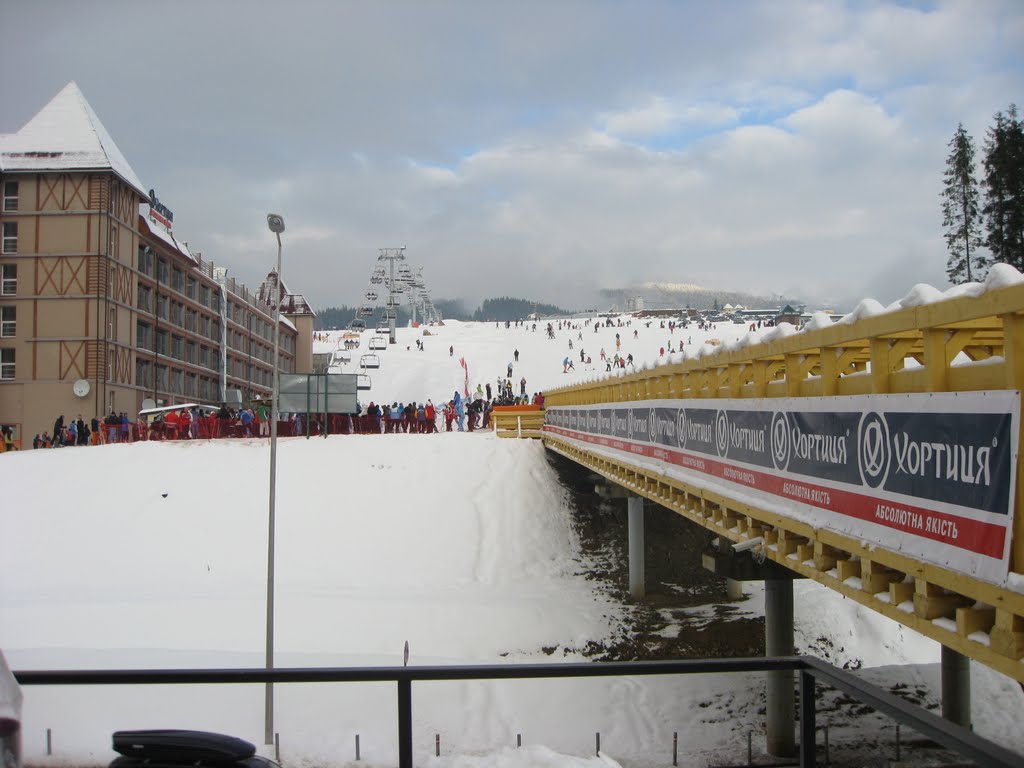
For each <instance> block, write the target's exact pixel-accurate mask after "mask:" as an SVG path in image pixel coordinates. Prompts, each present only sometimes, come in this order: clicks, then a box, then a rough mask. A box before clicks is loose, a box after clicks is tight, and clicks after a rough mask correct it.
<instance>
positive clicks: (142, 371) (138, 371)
mask: <svg viewBox="0 0 1024 768" xmlns="http://www.w3.org/2000/svg"><path fill="white" fill-rule="evenodd" d="M135 386H137V387H147V388H149V387H152V386H153V364H152V363H150V362H149V360H140V359H136V360H135Z"/></svg>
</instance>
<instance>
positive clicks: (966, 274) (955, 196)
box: [942, 123, 985, 283]
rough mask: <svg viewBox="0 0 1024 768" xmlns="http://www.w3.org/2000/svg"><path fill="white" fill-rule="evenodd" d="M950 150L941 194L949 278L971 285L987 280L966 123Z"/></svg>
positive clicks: (972, 143)
mask: <svg viewBox="0 0 1024 768" xmlns="http://www.w3.org/2000/svg"><path fill="white" fill-rule="evenodd" d="M949 147H950V152H949V157H948V158H946V172H945V173H944V174H943V179H944V182H943V183H944V189H943V191H942V226H944V227H945V228H946V248H947V250H948V251H949V260H948V261H947V262H946V274H947V275H949V281H950V282H951V283H963V282H968V283H969V282H971V281H973V280H975V279H980V278H982V277H984V269H985V259H984V257H983V256H982V255H981V254H979V253H978V248H979V246H981V214H980V213H979V211H978V182H977V180H976V179H975V177H974V140H973V139H972V138H971V136H970V134H969V133H967V131H966V130H965V129H964V126H963V123H961V124H960V125H959V126H958V127H957V129H956V133H954V134H953V138H952V139H951V140H950V142H949Z"/></svg>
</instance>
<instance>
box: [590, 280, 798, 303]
mask: <svg viewBox="0 0 1024 768" xmlns="http://www.w3.org/2000/svg"><path fill="white" fill-rule="evenodd" d="M601 296H602V298H604V299H605V300H606V301H607V302H609V303H610V304H615V305H617V306H618V307H619V308H620V309H625V308H626V307H627V306H629V305H631V302H630V299H631V298H632V297H634V296H639V297H640V298H641V299H643V302H644V307H645V308H646V309H675V308H684V307H692V308H693V309H713V308H714V307H716V306H717V307H724V306H725V305H726V304H732V305H733V306H737V305H741V306H744V307H746V308H748V309H754V308H775V307H783V306H785V305H786V304H792V305H794V306H796V305H802V304H803V303H804V302H803V301H801V300H800V299H798V298H796V297H793V296H785V295H782V294H773V295H770V296H761V295H757V294H753V293H747V292H745V291H728V290H722V289H716V288H705V287H703V286H700V285H696V284H694V283H672V282H667V281H663V282H648V283H641V284H639V285H636V286H633V287H630V288H609V289H605V290H602V291H601Z"/></svg>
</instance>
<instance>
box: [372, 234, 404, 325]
mask: <svg viewBox="0 0 1024 768" xmlns="http://www.w3.org/2000/svg"><path fill="white" fill-rule="evenodd" d="M377 261H387V262H389V265H390V269H389V275H390V279H389V280H388V305H387V310H386V312H387V318H388V343H389V344H394V343H396V342H395V316H396V314H397V313H396V307H397V306H398V303H397V302H396V301H395V262H396V261H405V246H404V245H403V246H402V247H401V248H381V249H380V255H379V256H378V257H377Z"/></svg>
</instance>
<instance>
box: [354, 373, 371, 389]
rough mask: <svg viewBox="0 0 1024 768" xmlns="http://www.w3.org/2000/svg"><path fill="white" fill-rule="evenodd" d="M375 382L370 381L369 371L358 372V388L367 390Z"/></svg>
mask: <svg viewBox="0 0 1024 768" xmlns="http://www.w3.org/2000/svg"><path fill="white" fill-rule="evenodd" d="M372 384H373V382H372V381H370V374H368V373H357V374H356V389H362V390H367V389H369V388H370V387H371V385H372Z"/></svg>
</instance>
